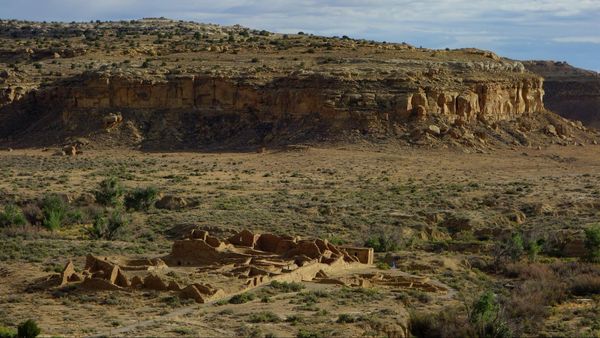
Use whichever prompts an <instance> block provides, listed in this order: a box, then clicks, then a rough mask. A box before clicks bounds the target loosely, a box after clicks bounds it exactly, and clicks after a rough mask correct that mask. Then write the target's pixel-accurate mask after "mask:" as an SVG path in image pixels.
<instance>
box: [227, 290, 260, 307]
mask: <svg viewBox="0 0 600 338" xmlns="http://www.w3.org/2000/svg"><path fill="white" fill-rule="evenodd" d="M254 298H256V296H255V295H254V294H253V293H250V292H246V293H241V294H239V295H235V296H233V297H231V298H230V299H229V304H243V303H248V302H249V301H251V300H254Z"/></svg>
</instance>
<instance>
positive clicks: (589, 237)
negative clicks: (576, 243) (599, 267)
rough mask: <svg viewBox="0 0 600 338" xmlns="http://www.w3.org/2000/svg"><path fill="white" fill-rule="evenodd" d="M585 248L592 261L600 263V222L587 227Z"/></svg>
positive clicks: (588, 257)
mask: <svg viewBox="0 0 600 338" xmlns="http://www.w3.org/2000/svg"><path fill="white" fill-rule="evenodd" d="M585 248H586V250H587V259H588V260H589V261H590V262H594V263H600V223H598V224H594V225H592V226H590V227H589V228H587V229H585Z"/></svg>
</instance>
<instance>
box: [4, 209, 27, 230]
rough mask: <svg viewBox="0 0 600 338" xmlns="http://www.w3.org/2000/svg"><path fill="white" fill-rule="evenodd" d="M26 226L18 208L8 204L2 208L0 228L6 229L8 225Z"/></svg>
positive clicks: (23, 216) (21, 212) (25, 221)
mask: <svg viewBox="0 0 600 338" xmlns="http://www.w3.org/2000/svg"><path fill="white" fill-rule="evenodd" d="M25 224H27V220H26V219H25V215H23V211H21V209H20V208H19V207H17V206H16V205H14V204H9V205H7V206H5V207H4V212H0V227H6V226H10V225H20V226H23V225H25Z"/></svg>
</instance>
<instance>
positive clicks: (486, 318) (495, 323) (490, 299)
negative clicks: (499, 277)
mask: <svg viewBox="0 0 600 338" xmlns="http://www.w3.org/2000/svg"><path fill="white" fill-rule="evenodd" d="M469 321H470V322H471V324H472V325H473V328H474V330H475V331H476V332H477V336H478V337H494V338H501V337H511V336H512V333H511V332H510V329H509V328H508V325H507V324H506V323H505V322H504V320H503V319H502V318H501V316H500V305H499V304H498V303H497V301H496V297H495V296H494V294H493V293H492V292H490V291H487V292H485V293H484V294H483V295H481V297H479V299H477V300H476V301H475V302H474V303H473V307H472V309H471V312H470V313H469Z"/></svg>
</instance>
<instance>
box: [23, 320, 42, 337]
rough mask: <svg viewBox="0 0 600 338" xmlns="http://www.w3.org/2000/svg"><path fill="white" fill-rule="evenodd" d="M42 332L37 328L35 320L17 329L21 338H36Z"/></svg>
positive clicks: (28, 321)
mask: <svg viewBox="0 0 600 338" xmlns="http://www.w3.org/2000/svg"><path fill="white" fill-rule="evenodd" d="M40 332H42V330H40V328H39V327H38V326H37V323H36V322H35V321H34V320H33V319H29V320H27V321H25V322H23V323H21V324H20V325H19V327H18V328H17V337H19V338H35V337H37V336H38V335H39V334H40Z"/></svg>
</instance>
